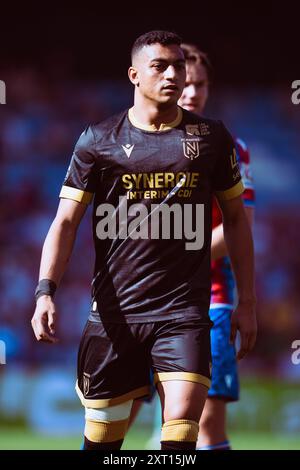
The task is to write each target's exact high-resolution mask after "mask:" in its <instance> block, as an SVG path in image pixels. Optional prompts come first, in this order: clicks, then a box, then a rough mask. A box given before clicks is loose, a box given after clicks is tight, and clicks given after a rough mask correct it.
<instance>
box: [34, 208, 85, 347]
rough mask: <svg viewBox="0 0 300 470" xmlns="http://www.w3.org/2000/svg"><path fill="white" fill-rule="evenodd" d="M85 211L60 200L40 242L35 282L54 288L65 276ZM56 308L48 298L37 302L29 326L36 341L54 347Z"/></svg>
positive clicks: (48, 296) (55, 340)
mask: <svg viewBox="0 0 300 470" xmlns="http://www.w3.org/2000/svg"><path fill="white" fill-rule="evenodd" d="M86 208H87V205H86V204H83V203H80V202H77V201H73V200H71V199H61V200H60V203H59V206H58V210H57V214H56V217H55V219H54V221H53V223H52V225H51V227H50V229H49V232H48V234H47V237H46V239H45V242H44V246H43V251H42V258H41V266H40V273H39V280H41V279H49V280H50V281H52V282H54V283H55V285H56V286H58V285H59V282H60V280H61V278H62V276H63V274H64V272H65V269H66V266H67V263H68V260H69V258H70V256H71V252H72V248H73V244H74V241H75V237H76V231H77V228H78V226H79V224H80V221H81V219H82V217H83V215H84V213H85V210H86ZM55 319H56V308H55V304H54V302H53V299H52V296H51V295H41V296H40V297H39V298H38V299H37V303H36V309H35V312H34V315H33V317H32V320H31V325H32V328H33V331H34V334H35V336H36V339H37V340H38V341H45V342H48V343H56V342H57V338H56V337H55Z"/></svg>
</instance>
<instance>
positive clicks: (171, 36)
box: [131, 31, 182, 59]
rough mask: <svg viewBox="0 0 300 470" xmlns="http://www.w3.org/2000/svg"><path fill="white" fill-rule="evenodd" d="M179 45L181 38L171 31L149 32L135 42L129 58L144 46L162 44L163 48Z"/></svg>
mask: <svg viewBox="0 0 300 470" xmlns="http://www.w3.org/2000/svg"><path fill="white" fill-rule="evenodd" d="M181 43H182V39H181V37H180V36H178V34H176V33H173V32H171V31H149V32H148V33H145V34H142V36H139V37H138V38H137V39H136V40H135V42H134V44H133V46H132V49H131V58H132V59H133V57H134V56H135V54H136V53H137V52H138V51H139V50H140V49H142V47H144V46H150V45H151V44H162V45H163V46H168V45H170V44H177V46H180V44H181Z"/></svg>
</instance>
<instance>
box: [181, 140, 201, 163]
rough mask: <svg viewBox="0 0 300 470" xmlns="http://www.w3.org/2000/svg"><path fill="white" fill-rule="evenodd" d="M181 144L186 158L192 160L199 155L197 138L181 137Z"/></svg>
mask: <svg viewBox="0 0 300 470" xmlns="http://www.w3.org/2000/svg"><path fill="white" fill-rule="evenodd" d="M181 141H182V146H183V153H184V156H185V157H186V158H189V159H190V160H194V158H197V157H199V155H200V145H199V142H200V141H199V140H198V139H181Z"/></svg>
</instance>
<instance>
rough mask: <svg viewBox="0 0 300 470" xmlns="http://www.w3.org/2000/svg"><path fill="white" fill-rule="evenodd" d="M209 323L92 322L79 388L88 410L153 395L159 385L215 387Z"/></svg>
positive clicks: (85, 338)
mask: <svg viewBox="0 0 300 470" xmlns="http://www.w3.org/2000/svg"><path fill="white" fill-rule="evenodd" d="M211 325H212V323H211V322H210V320H209V319H208V318H207V319H205V320H203V319H202V320H184V319H179V320H178V319H176V320H172V321H170V320H165V321H158V322H153V323H134V324H126V323H103V322H102V323H101V322H91V321H88V322H87V324H86V326H85V329H84V331H83V335H82V338H81V342H80V346H79V353H78V380H77V384H76V390H77V393H78V395H79V398H80V399H81V402H82V404H83V405H84V406H86V407H89V408H105V407H107V406H114V405H118V404H120V403H124V402H126V401H128V400H131V399H135V398H141V397H145V396H147V395H149V393H150V385H151V384H150V370H151V369H152V372H153V374H154V381H155V383H157V382H160V381H161V382H162V381H167V380H187V381H191V382H197V383H201V384H203V385H205V386H206V387H208V388H209V387H210V377H211V376H210V368H211V353H210V329H211Z"/></svg>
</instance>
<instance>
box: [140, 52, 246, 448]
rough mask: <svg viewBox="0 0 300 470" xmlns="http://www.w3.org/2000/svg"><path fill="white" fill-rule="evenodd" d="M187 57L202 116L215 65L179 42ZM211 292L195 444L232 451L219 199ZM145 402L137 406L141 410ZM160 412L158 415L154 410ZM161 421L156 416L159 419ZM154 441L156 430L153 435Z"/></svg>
mask: <svg viewBox="0 0 300 470" xmlns="http://www.w3.org/2000/svg"><path fill="white" fill-rule="evenodd" d="M181 47H182V49H183V51H184V54H185V58H186V72H187V76H186V83H185V88H184V90H183V93H182V95H181V98H180V100H179V102H178V103H179V105H180V106H182V107H183V108H184V109H187V110H188V111H191V112H193V113H196V114H198V115H199V116H200V115H202V114H203V111H204V108H205V105H206V102H207V99H208V95H209V84H210V81H211V75H212V67H211V64H210V62H209V59H208V57H207V55H206V54H205V53H203V52H202V51H200V50H199V49H198V48H197V46H195V45H193V44H182V45H181ZM235 151H236V155H237V160H238V162H239V165H240V171H241V176H242V181H243V184H244V187H245V191H244V193H243V201H244V206H245V211H246V214H247V217H248V220H249V223H250V225H252V222H253V216H254V188H253V182H252V177H251V170H250V159H249V152H248V149H247V146H246V144H245V143H244V142H243V141H242V140H241V139H239V138H235ZM211 258H212V291H211V304H210V310H209V315H210V318H211V320H212V321H213V323H214V325H213V328H212V330H211V347H212V384H211V387H210V389H209V392H208V398H207V400H206V403H205V407H204V410H203V413H202V416H201V421H200V427H199V437H198V442H197V448H198V449H199V450H217V449H222V450H226V449H227V450H229V449H230V441H229V439H228V436H227V432H226V403H228V402H233V401H237V400H238V399H239V379H238V370H237V361H236V354H235V347H234V345H233V344H231V343H230V322H231V315H232V312H233V304H234V288H235V283H234V277H233V272H232V269H231V265H230V260H229V257H228V256H227V249H226V244H225V240H224V233H223V224H222V214H221V211H220V209H219V206H218V204H217V202H216V199H215V200H214V203H213V231H212V244H211ZM141 403H142V402H141V401H139V402H138V401H137V403H135V404H134V407H133V413H134V415H135V414H136V413H137V411H138V409H139V407H140V405H141ZM156 416H158V417H159V413H157V411H156ZM156 420H157V418H156ZM152 440H153V442H155V430H154V435H153V438H152Z"/></svg>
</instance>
